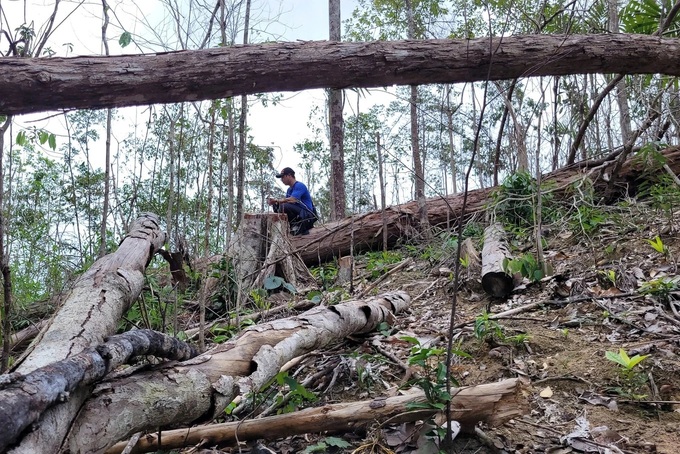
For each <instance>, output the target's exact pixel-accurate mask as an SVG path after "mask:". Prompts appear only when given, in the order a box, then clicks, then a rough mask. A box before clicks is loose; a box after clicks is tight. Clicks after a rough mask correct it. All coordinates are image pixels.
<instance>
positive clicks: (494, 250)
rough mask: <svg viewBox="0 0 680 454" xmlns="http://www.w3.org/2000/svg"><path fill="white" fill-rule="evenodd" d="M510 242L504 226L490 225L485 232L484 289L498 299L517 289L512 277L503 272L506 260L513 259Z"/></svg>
mask: <svg viewBox="0 0 680 454" xmlns="http://www.w3.org/2000/svg"><path fill="white" fill-rule="evenodd" d="M511 258H512V257H511V256H510V249H509V248H508V240H507V236H506V234H505V230H504V229H503V226H502V225H501V224H499V223H494V224H491V225H489V226H488V227H487V228H486V229H485V230H484V247H483V248H482V288H483V289H484V291H485V292H486V293H488V294H489V295H491V296H495V297H496V298H506V297H507V296H508V295H510V293H512V289H513V288H514V287H515V285H514V282H513V279H512V276H511V275H510V274H508V273H506V272H505V270H503V262H504V261H505V259H508V260H509V259H511Z"/></svg>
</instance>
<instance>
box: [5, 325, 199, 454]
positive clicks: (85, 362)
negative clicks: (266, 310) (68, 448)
mask: <svg viewBox="0 0 680 454" xmlns="http://www.w3.org/2000/svg"><path fill="white" fill-rule="evenodd" d="M197 354H198V352H197V350H195V349H194V348H193V347H191V346H189V345H188V344H185V343H184V342H182V341H179V340H177V339H174V338H172V337H169V336H166V335H165V334H161V333H158V332H155V331H151V330H136V331H129V332H127V333H124V334H119V335H117V336H112V337H111V338H110V339H109V340H108V341H107V342H106V343H105V344H102V345H100V346H97V347H94V348H86V349H85V350H83V351H82V352H80V353H78V354H77V355H74V356H71V357H69V358H66V359H64V360H61V361H57V362H55V363H52V364H48V365H46V366H43V367H41V368H39V369H36V370H34V371H32V372H30V373H28V374H27V375H22V374H19V373H13V374H8V375H0V427H2V428H3V430H2V431H0V452H2V451H3V450H5V449H6V448H7V446H8V445H9V444H10V443H12V442H14V441H15V440H16V439H17V438H18V437H19V435H20V434H21V432H22V431H23V430H24V429H26V428H27V427H28V426H29V425H30V424H32V423H33V422H35V421H36V420H37V419H38V418H39V417H40V415H42V413H43V412H44V411H45V410H47V409H48V408H49V407H51V406H53V405H55V404H57V403H59V402H63V401H66V400H67V399H68V398H69V394H70V393H71V392H72V391H74V390H75V389H76V388H78V387H81V386H86V385H91V384H94V383H96V382H97V381H99V380H101V379H102V378H104V376H106V375H107V374H108V373H109V372H111V371H112V370H113V369H115V368H117V367H118V366H121V365H123V364H126V363H127V362H128V361H129V360H130V359H131V358H133V357H136V356H141V355H154V356H158V357H162V358H167V359H174V360H185V359H190V358H192V357H194V356H196V355H197Z"/></svg>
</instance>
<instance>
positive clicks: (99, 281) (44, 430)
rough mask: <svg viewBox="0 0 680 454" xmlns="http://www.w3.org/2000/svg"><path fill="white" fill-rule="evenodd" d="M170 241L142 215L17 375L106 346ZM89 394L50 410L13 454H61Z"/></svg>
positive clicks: (77, 288) (84, 280)
mask: <svg viewBox="0 0 680 454" xmlns="http://www.w3.org/2000/svg"><path fill="white" fill-rule="evenodd" d="M165 238H166V236H165V233H164V232H162V231H161V230H160V221H159V219H158V216H156V215H155V214H152V213H144V214H142V215H140V217H139V218H138V219H137V220H136V221H135V222H134V223H133V224H132V226H131V227H130V232H129V233H128V234H127V235H126V236H125V238H124V239H123V241H122V242H121V244H120V246H119V247H118V250H117V251H116V252H114V253H112V254H109V255H106V256H104V257H102V258H100V259H99V260H97V261H96V262H95V263H94V264H93V265H92V267H90V269H88V270H87V271H86V272H85V273H84V274H83V275H82V276H80V277H79V278H78V280H77V281H76V282H75V283H74V285H73V288H72V289H71V290H70V291H69V292H68V293H67V294H66V296H65V298H64V302H63V305H62V307H61V308H60V309H59V310H58V311H57V313H56V314H55V316H54V318H53V319H52V320H51V321H50V324H49V325H48V327H47V328H46V329H45V330H44V331H43V332H42V333H41V334H40V335H39V337H38V338H37V339H36V345H35V348H34V349H33V351H32V352H31V353H30V354H29V355H28V356H27V357H26V359H25V360H24V361H23V362H22V363H20V364H19V365H18V367H17V368H16V369H15V370H16V372H18V373H21V374H24V375H25V374H28V373H29V372H31V371H34V370H36V369H38V368H40V367H43V366H46V365H48V364H50V363H53V362H55V361H61V360H63V359H65V358H67V357H69V356H72V355H75V354H78V353H80V352H82V351H83V350H85V349H86V348H88V347H90V346H92V345H99V344H102V343H103V342H104V339H105V338H106V337H108V336H110V335H112V334H113V333H115V331H116V329H117V328H118V321H119V320H120V318H121V317H122V315H123V314H124V313H125V311H127V310H128V308H129V307H130V305H131V304H132V302H133V301H134V300H135V299H137V297H138V296H139V294H140V293H141V291H142V286H143V285H144V270H145V268H146V266H147V265H148V264H149V262H150V261H151V259H152V258H153V256H154V255H155V253H156V252H157V251H158V250H159V249H160V248H161V247H162V246H163V244H164V243H165ZM89 392H90V390H89V389H88V388H81V389H78V390H76V391H75V392H73V393H71V395H70V397H69V400H68V401H67V402H66V403H64V404H62V405H58V406H55V407H53V408H51V409H49V410H47V411H46V412H45V413H44V414H43V415H42V417H41V419H40V421H39V426H40V430H36V431H33V432H31V433H29V434H28V435H26V436H25V437H23V438H22V439H21V442H20V444H19V445H18V446H17V447H16V448H15V449H14V450H13V451H12V452H15V453H36V452H57V450H58V449H59V446H61V443H62V440H63V439H64V437H65V436H66V433H67V432H68V430H69V427H70V423H71V421H72V419H73V417H74V416H75V415H76V413H77V412H78V410H79V408H80V406H81V405H82V403H83V402H84V401H85V399H86V398H87V397H88V396H89Z"/></svg>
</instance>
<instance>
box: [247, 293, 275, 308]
mask: <svg viewBox="0 0 680 454" xmlns="http://www.w3.org/2000/svg"><path fill="white" fill-rule="evenodd" d="M248 295H249V296H250V299H251V300H252V301H253V304H254V305H255V307H256V308H257V309H259V310H261V311H266V310H268V309H269V307H270V306H271V303H270V302H269V301H267V296H268V295H269V294H268V293H267V291H266V290H265V289H263V288H254V289H252V290H251V291H250V292H249V293H248Z"/></svg>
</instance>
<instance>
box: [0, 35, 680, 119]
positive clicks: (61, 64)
mask: <svg viewBox="0 0 680 454" xmlns="http://www.w3.org/2000/svg"><path fill="white" fill-rule="evenodd" d="M587 73H620V74H666V75H673V76H680V42H679V41H678V40H677V39H672V38H670V39H669V38H659V37H656V36H649V35H632V34H623V33H621V34H618V33H617V34H597V35H581V36H579V35H525V36H503V37H493V38H478V39H439V40H409V41H372V42H332V41H304V42H294V43H266V44H251V45H243V46H230V47H224V48H217V49H204V50H194V51H180V52H164V53H158V54H150V55H121V56H113V57H99V56H88V57H74V58H58V57H55V58H19V57H5V58H2V59H0V114H4V115H8V114H23V113H30V112H40V111H45V110H54V109H63V108H75V109H85V108H88V109H102V108H105V107H122V106H132V105H146V104H153V103H171V102H183V101H196V100H201V99H218V98H226V97H230V96H236V95H245V94H255V93H266V92H273V91H298V90H306V89H311V88H352V87H354V88H356V87H364V88H367V87H385V86H390V85H421V84H433V83H457V82H474V81H479V80H501V79H515V78H518V77H531V76H557V75H566V74H587Z"/></svg>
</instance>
